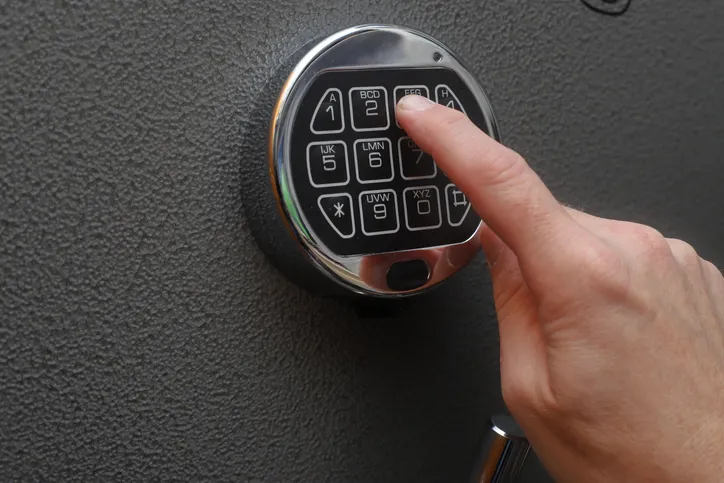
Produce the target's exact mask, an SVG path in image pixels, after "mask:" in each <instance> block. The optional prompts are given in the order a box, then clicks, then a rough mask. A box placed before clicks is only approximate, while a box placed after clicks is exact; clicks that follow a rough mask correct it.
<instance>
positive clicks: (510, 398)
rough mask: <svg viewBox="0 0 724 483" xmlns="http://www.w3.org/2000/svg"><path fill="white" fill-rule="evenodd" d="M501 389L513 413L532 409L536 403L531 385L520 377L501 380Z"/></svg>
mask: <svg viewBox="0 0 724 483" xmlns="http://www.w3.org/2000/svg"><path fill="white" fill-rule="evenodd" d="M501 391H502V393H503V400H504V401H505V404H506V406H508V409H510V411H511V412H513V413H518V414H520V413H525V412H528V411H530V410H531V409H532V408H533V407H534V406H535V405H536V404H535V395H534V394H533V390H532V389H531V385H530V384H527V383H526V382H525V381H524V380H523V379H521V378H519V377H505V378H503V379H502V381H501Z"/></svg>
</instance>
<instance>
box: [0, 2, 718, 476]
mask: <svg viewBox="0 0 724 483" xmlns="http://www.w3.org/2000/svg"><path fill="white" fill-rule="evenodd" d="M50 4H53V5H54V6H50ZM365 22H385V23H398V24H403V25H409V26H411V27H414V28H418V29H420V30H423V31H425V32H428V33H430V34H432V35H434V36H436V37H437V38H438V39H440V40H441V41H443V42H444V43H446V44H448V45H449V46H450V47H451V48H452V49H453V50H455V51H457V52H458V53H459V54H460V55H461V57H462V58H463V59H465V60H466V61H467V62H468V64H469V65H470V67H471V69H472V70H473V72H474V73H475V74H477V76H478V77H479V78H480V79H481V81H482V84H483V86H484V88H485V89H486V91H487V92H488V94H489V95H490V96H491V100H492V102H493V105H494V107H495V109H496V113H497V115H498V117H499V120H500V124H501V127H502V129H503V134H504V136H505V139H506V140H507V142H508V144H510V145H511V146H513V147H515V148H517V149H519V150H520V151H521V152H522V153H523V154H525V155H526V156H527V157H528V158H529V159H530V161H531V163H532V164H533V166H534V167H535V168H536V169H537V170H538V171H539V172H540V173H541V175H542V176H543V178H544V179H545V180H546V181H547V182H548V183H549V184H550V186H551V187H552V189H553V190H554V192H555V193H556V194H557V195H558V196H559V197H560V199H561V200H563V201H565V202H567V203H570V204H573V205H576V206H579V207H583V208H585V209H587V210H589V211H591V212H595V213H599V214H602V215H606V216H615V217H622V218H629V219H635V220H637V221H643V222H647V223H650V224H653V225H654V226H656V227H657V228H659V229H660V230H662V231H664V232H665V233H666V234H667V235H670V236H677V237H682V238H686V239H688V240H689V241H691V242H692V243H693V244H694V245H695V246H696V247H697V248H698V249H699V251H700V252H701V254H702V255H703V256H705V257H707V258H709V259H711V260H712V261H714V262H716V263H718V264H719V265H724V249H723V248H722V242H721V240H722V239H724V217H722V207H723V206H724V199H723V198H724V195H723V194H722V188H721V187H722V186H724V163H722V159H723V158H722V156H723V153H724V114H723V113H724V63H723V62H722V61H721V59H722V57H723V56H724V31H722V29H721V25H724V4H722V3H721V2H682V1H679V0H676V1H675V0H659V1H656V2H652V1H646V0H639V1H634V2H633V4H632V6H631V8H630V10H629V12H628V13H626V14H625V15H624V16H622V17H616V18H614V17H607V16H603V15H598V14H595V13H593V12H592V11H591V10H590V9H588V8H586V7H585V6H584V5H583V4H582V3H581V2H580V1H579V0H556V1H549V2H526V1H522V0H516V1H506V2H494V1H455V2H442V1H441V2H428V1H409V2H390V1H389V0H380V1H366V0H338V1H326V0H325V1H322V0H312V1H308V2H291V1H275V2H268V1H257V0H246V1H241V0H239V1H237V2H236V3H231V2H210V1H204V0H197V1H188V2H180V3H172V2H163V3H162V2H150V3H129V4H128V5H121V4H114V5H113V6H111V5H110V4H108V3H107V2H90V1H88V2H80V1H79V2H67V3H66V2H61V3H57V2H45V5H42V2H41V5H38V4H34V5H31V4H30V3H28V2H2V3H0V46H2V48H1V49H0V52H1V53H0V72H2V78H1V79H0V143H1V145H2V151H0V153H1V157H0V389H1V390H0V479H1V480H3V481H10V480H23V481H28V480H30V481H32V480H43V481H49V480H95V481H100V480H104V481H109V480H123V481H132V480H151V479H160V480H172V479H179V480H201V479H203V480H218V481H223V480H237V481H335V482H336V481H344V482H371V481H375V482H390V483H392V482H406V481H416V482H442V481H445V482H453V481H464V479H465V477H466V476H467V472H468V471H469V469H470V467H469V465H470V463H471V462H472V457H473V454H472V452H474V450H475V448H476V444H477V438H478V435H479V434H480V433H481V432H482V430H483V428H484V427H485V420H486V418H487V417H488V416H489V415H490V414H492V413H495V412H499V411H500V410H501V409H502V407H503V403H502V401H501V397H500V392H499V388H498V384H499V380H498V374H497V360H498V350H497V340H496V337H497V335H496V334H497V331H496V327H495V322H494V314H493V310H492V306H491V300H490V296H489V281H488V277H487V275H486V274H485V270H484V267H483V265H482V263H480V261H478V262H477V263H475V264H473V265H472V266H471V267H469V268H468V269H466V270H465V271H464V273H462V274H461V275H460V276H458V277H456V278H455V279H454V280H452V281H451V282H450V283H448V284H446V285H445V286H444V287H441V288H440V289H439V290H437V291H435V292H434V293H432V294H430V295H429V296H426V297H424V298H420V299H416V300H412V301H409V302H406V303H404V304H403V305H400V306H398V307H395V309H396V312H394V313H391V314H390V315H389V316H388V317H386V318H385V317H379V318H369V317H363V316H362V315H360V314H361V311H360V310H359V309H356V308H354V307H351V306H349V305H347V304H345V303H343V302H339V301H334V300H329V299H323V298H320V297H317V296H314V295H311V294H309V293H306V292H304V291H303V290H301V289H298V288H297V287H296V286H295V285H293V284H292V283H290V282H288V281H287V280H286V279H285V278H283V277H282V276H281V275H279V274H278V273H277V272H276V271H275V270H274V269H273V268H272V267H271V266H270V264H269V263H268V262H267V261H266V260H265V258H264V256H263V255H262V254H261V252H260V251H259V249H258V248H257V247H256V245H255V244H254V241H253V239H252V237H251V235H250V233H249V231H248V227H247V226H246V224H245V221H244V218H243V216H242V207H241V195H240V193H239V189H240V188H239V187H240V178H241V171H242V169H243V166H244V164H245V163H249V162H253V159H250V158H251V156H247V153H249V152H251V151H253V149H252V146H251V145H250V144H253V143H256V142H259V143H261V142H264V135H265V133H264V132H263V131H262V130H261V129H259V130H258V132H245V133H244V132H242V128H241V126H242V125H244V121H245V119H246V116H247V113H248V110H249V106H251V105H252V104H253V103H252V101H253V99H254V98H255V96H257V95H258V91H259V90H260V89H261V88H262V85H263V84H264V82H265V81H266V79H268V78H269V76H270V75H271V74H272V72H273V71H274V70H275V68H276V67H277V65H279V64H280V63H281V62H282V61H283V58H284V57H285V56H288V55H290V54H291V53H292V52H294V51H295V50H296V49H297V48H298V47H299V46H300V45H301V44H302V43H304V42H306V41H308V40H310V39H312V38H318V37H319V36H320V34H324V33H331V32H333V31H336V30H339V29H340V28H343V27H347V26H350V25H354V24H360V23H365ZM242 139H245V140H246V141H245V142H244V143H242ZM381 313H385V311H384V310H383V311H382V312H381ZM522 481H523V482H524V483H527V482H534V481H536V482H537V481H547V480H546V477H545V476H543V472H542V471H541V470H540V469H539V468H538V467H537V466H535V465H531V466H529V467H528V468H527V469H526V474H525V475H524V477H523V478H522Z"/></svg>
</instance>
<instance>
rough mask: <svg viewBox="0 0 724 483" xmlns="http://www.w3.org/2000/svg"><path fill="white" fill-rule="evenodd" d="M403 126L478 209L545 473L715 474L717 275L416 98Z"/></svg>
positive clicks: (722, 471) (722, 450) (510, 375)
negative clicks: (575, 197)
mask: <svg viewBox="0 0 724 483" xmlns="http://www.w3.org/2000/svg"><path fill="white" fill-rule="evenodd" d="M397 117H398V119H399V122H400V124H401V125H402V127H403V128H404V129H405V131H407V133H408V134H409V135H410V136H411V137H412V138H413V139H414V140H415V141H416V142H417V143H418V145H419V146H420V147H421V148H422V149H423V150H425V151H426V152H428V153H430V154H431V155H432V156H433V157H434V158H435V160H436V162H437V164H438V166H439V167H440V168H441V169H442V170H443V171H445V173H446V174H447V175H448V176H449V177H450V179H451V180H452V181H453V182H454V183H455V184H456V185H457V186H458V187H459V188H460V189H461V190H463V191H464V192H465V193H466V195H467V196H468V199H469V200H470V201H471V203H472V204H473V207H474V208H475V210H476V212H477V213H479V214H480V216H481V217H482V218H483V220H484V223H485V225H484V227H483V229H482V233H481V242H482V245H483V249H484V251H485V254H486V256H487V259H488V263H489V265H490V271H491V275H492V280H493V287H494V288H493V291H494V299H495V306H496V310H497V314H498V322H499V330H500V345H501V348H500V349H501V350H500V351H501V364H500V368H501V380H502V391H503V397H504V399H505V402H506V404H507V406H508V408H509V409H510V411H511V413H512V414H513V416H514V417H515V418H516V420H517V421H518V422H519V423H520V425H521V426H522V427H523V429H524V430H525V431H526V434H527V435H528V437H529V439H530V441H531V444H532V446H533V448H534V449H535V451H536V453H537V454H538V456H539V457H540V459H541V461H542V462H543V464H544V465H545V466H546V468H547V469H548V471H549V472H550V473H551V475H552V476H553V477H554V478H555V479H556V481H559V482H562V483H567V482H570V483H579V482H583V481H585V482H588V483H599V482H617V483H619V482H630V483H631V482H657V483H662V482H682V481H687V482H688V481H691V482H697V483H701V482H705V483H708V482H711V483H715V482H716V483H720V482H721V481H722V480H723V479H724V277H722V273H721V272H720V271H719V270H718V269H717V268H716V267H715V266H714V265H712V264H711V263H710V262H708V261H706V260H703V259H702V258H700V257H699V256H698V255H697V252H696V251H695V250H694V248H692V247H691V246H690V245H689V244H687V243H685V242H683V241H681V240H675V239H667V238H665V237H664V236H663V235H662V234H661V233H659V232H657V231H656V230H654V229H653V228H651V227H648V226H644V225H640V224H635V223H629V222H623V221H614V220H608V219H603V218H598V217H595V216H591V215H589V214H584V213H581V212H579V211H576V210H572V209H569V208H565V207H563V206H562V205H561V204H560V203H559V202H558V201H556V199H555V197H554V196H553V195H552V194H551V192H550V191H549V190H548V188H547V187H546V186H545V185H544V184H543V182H542V181H541V179H540V178H539V177H538V176H537V175H536V174H535V172H533V170H532V169H531V168H530V167H529V166H528V164H527V163H526V162H525V160H524V159H523V158H522V157H521V156H520V155H519V154H517V153H515V152H514V151H512V150H510V149H508V148H506V147H504V146H502V145H501V144H499V143H497V142H495V141H494V140H492V139H491V138H489V137H488V136H486V135H485V134H484V133H483V132H482V131H480V130H479V129H478V128H477V127H475V126H474V125H473V124H472V123H471V122H470V121H469V120H468V119H467V117H465V116H464V115H463V114H461V113H459V112H457V111H454V110H452V109H448V108H446V107H443V106H440V105H437V104H434V103H432V102H431V101H428V100H427V99H425V98H422V97H418V96H408V97H406V98H404V99H402V100H401V101H400V104H398V106H397Z"/></svg>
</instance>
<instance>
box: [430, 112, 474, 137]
mask: <svg viewBox="0 0 724 483" xmlns="http://www.w3.org/2000/svg"><path fill="white" fill-rule="evenodd" d="M469 122H470V121H469V120H468V118H467V116H465V114H463V113H462V112H460V111H456V110H454V109H447V110H445V111H444V112H443V113H441V114H440V115H439V116H438V117H437V126H436V127H437V128H438V129H439V130H440V131H441V132H445V133H448V134H449V135H452V136H456V135H461V134H463V133H465V131H466V128H467V126H468V123H469Z"/></svg>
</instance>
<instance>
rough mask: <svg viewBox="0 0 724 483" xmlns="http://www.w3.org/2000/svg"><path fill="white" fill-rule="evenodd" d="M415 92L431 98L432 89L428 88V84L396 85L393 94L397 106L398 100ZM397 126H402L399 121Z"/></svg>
mask: <svg viewBox="0 0 724 483" xmlns="http://www.w3.org/2000/svg"><path fill="white" fill-rule="evenodd" d="M413 94H414V95H417V96H423V97H427V98H428V99H429V98H430V90H429V89H428V88H427V86H422V85H418V86H397V87H395V92H394V96H393V97H394V98H395V106H396V105H397V103H398V102H400V99H402V98H403V97H405V96H409V95H413ZM395 122H397V121H395ZM397 127H400V123H399V122H397Z"/></svg>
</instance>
